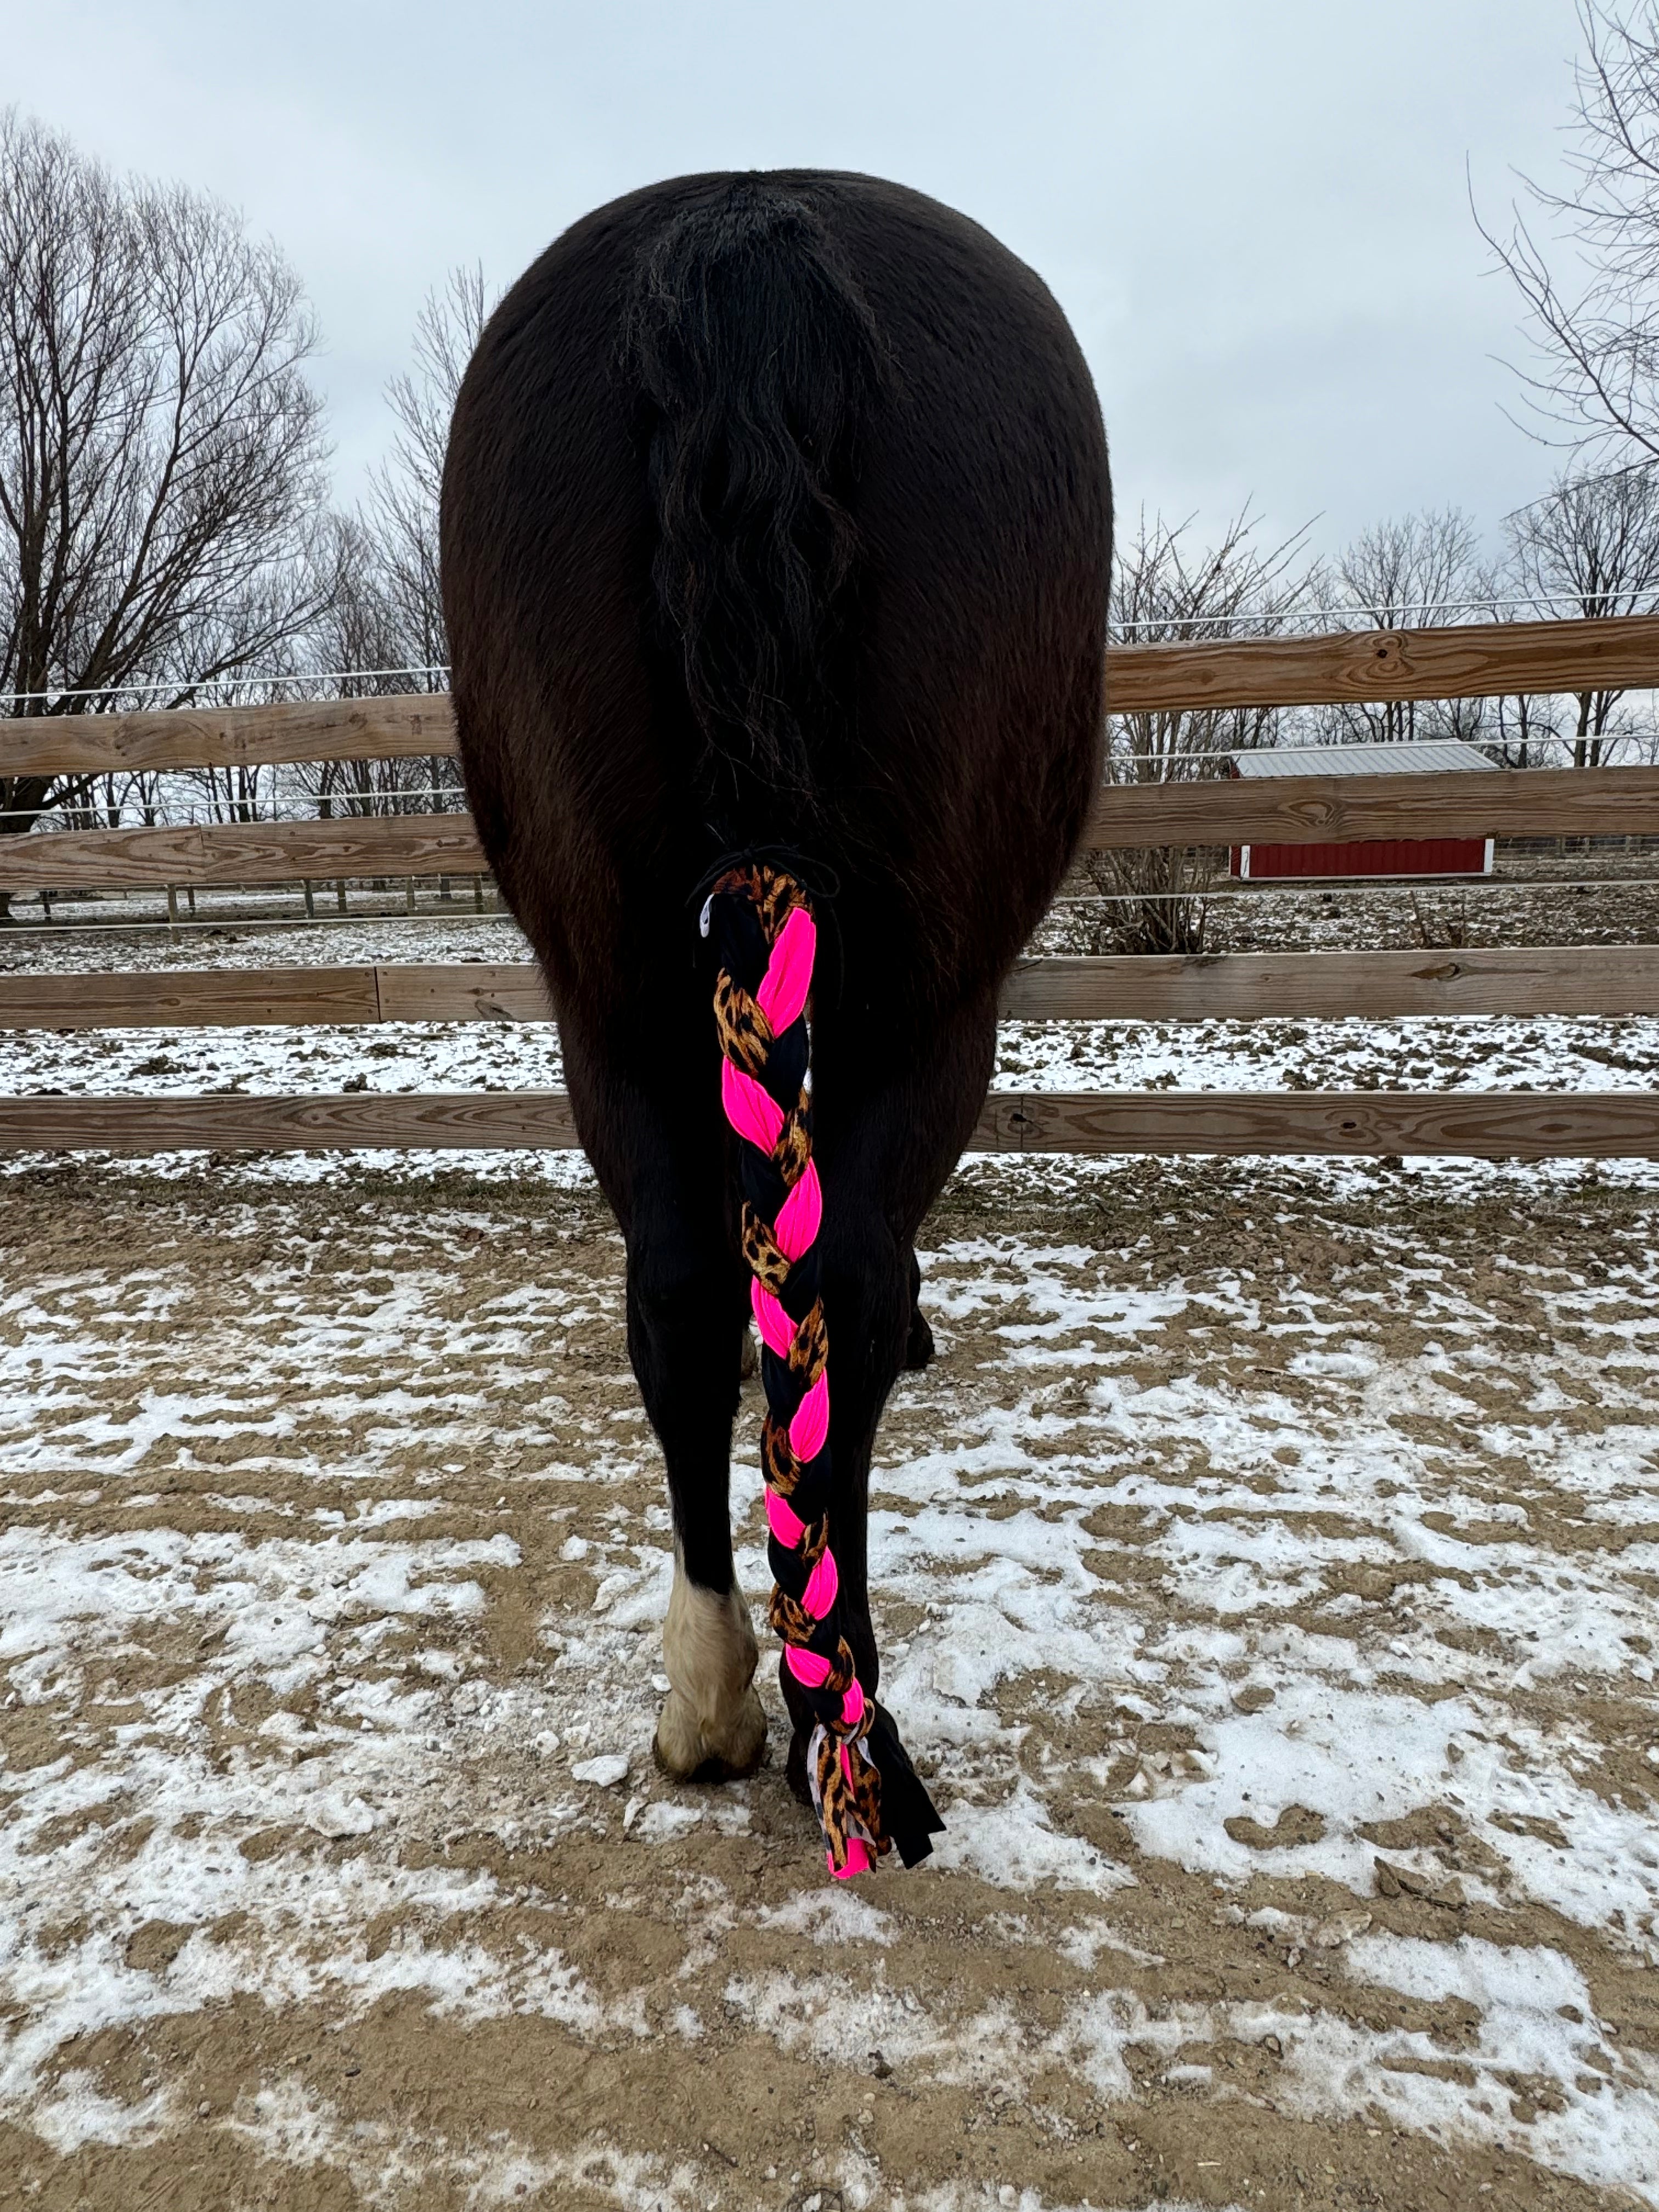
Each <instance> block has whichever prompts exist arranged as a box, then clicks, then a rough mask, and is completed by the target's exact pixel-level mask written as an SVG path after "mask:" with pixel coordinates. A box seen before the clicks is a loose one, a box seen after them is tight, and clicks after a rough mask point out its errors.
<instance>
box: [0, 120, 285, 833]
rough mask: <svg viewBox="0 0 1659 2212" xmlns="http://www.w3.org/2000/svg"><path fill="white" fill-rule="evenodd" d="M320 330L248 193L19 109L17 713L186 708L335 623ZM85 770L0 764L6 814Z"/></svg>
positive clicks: (12, 344)
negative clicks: (178, 172)
mask: <svg viewBox="0 0 1659 2212" xmlns="http://www.w3.org/2000/svg"><path fill="white" fill-rule="evenodd" d="M315 342H316V332H315V326H314V324H313V319H312V317H311V314H310V311H309V309H308V308H307V305H306V302H305V300H304V298H303V295H302V294H301V289H300V285H299V282H298V279H297V278H296V277H295V275H294V273H293V271H292V270H290V269H289V265H288V264H287V263H286V262H285V261H284V260H283V257H282V256H281V254H280V253H279V252H277V251H276V247H275V246H271V245H269V244H261V243H258V242H255V241H253V240H250V239H249V237H248V235H247V234H246V229H245V228H244V226H243V224H242V222H241V220H240V217H239V216H236V215H235V214H234V212H233V211H232V210H229V209H228V208H226V207H224V206H222V204H220V203H219V202H217V201H216V200H212V199H210V198H206V197H202V196H201V195H199V194H197V193H193V192H191V191H185V189H184V188H182V187H180V186H172V185H154V184H148V183H143V182H132V183H127V182H121V181H118V180H117V179H114V178H112V176H111V175H110V173H108V172H107V171H106V170H105V169H103V168H102V167H100V166H99V165H98V164H96V163H95V162H93V161H88V159H86V158H85V157H84V156H82V155H80V154H78V153H77V152H76V150H75V149H74V147H73V146H72V145H71V144H70V143H69V141H68V140H67V139H66V138H64V137H60V136H58V134H56V133H54V132H52V131H46V130H45V129H43V128H42V127H41V126H40V125H39V124H36V123H32V122H22V121H20V120H19V119H18V118H17V117H16V115H15V113H9V114H7V115H5V116H3V117H0V690H3V692H4V693H5V694H6V695H7V696H5V698H4V699H3V701H0V711H3V712H4V713H6V714H14V715H29V714H54V713H63V712H65V711H82V710H86V709H89V708H103V707H109V706H112V705H113V704H114V703H115V702H117V701H118V700H119V699H121V698H122V697H123V696H131V691H132V690H133V688H134V687H135V686H139V685H146V686H151V685H161V686H163V687H166V688H165V689H164V690H162V691H161V694H160V699H159V703H179V702H182V701H183V700H185V699H186V698H188V697H190V696H194V695H195V693H196V692H197V689H198V687H199V685H200V684H201V683H202V682H203V681H204V680H211V679H213V678H222V677H224V676H225V675H227V674H228V673H230V672H232V671H238V670H242V669H246V668H248V667H250V666H252V665H257V664H259V663H261V662H264V661H267V660H269V659H270V658H271V657H272V656H273V655H275V654H276V653H278V652H279V651H280V650H281V649H282V648H283V647H285V646H286V644H287V643H288V642H289V641H291V640H293V639H295V638H297V637H298V636H300V635H301V634H303V632H304V631H305V630H306V629H307V628H308V627H309V625H311V624H312V623H313V621H314V620H315V618H316V617H317V615H318V613H319V609H320V606H321V605H322V598H321V593H322V592H323V590H324V588H325V586H324V583H323V580H322V571H321V569H320V568H319V563H318V562H317V560H316V558H315V550H316V548H315V530H316V525H317V519H318V517H319V514H320V512H321V500H322V474H323V464H324V461H325V446H324V441H323V436H322V429H321V403H320V401H319V398H317V395H316V394H315V393H314V392H313V390H312V388H311V386H310V385H309V383H308V382H307V379H306V375H305V373H304V365H305V362H306V361H307V356H309V355H310V353H311V352H312V350H313V347H314V344H315ZM77 788H78V787H77V786H76V783H74V782H73V781H63V780H58V781H54V780H53V779H51V778H48V777H45V776H39V775H36V776H15V777H11V778H9V779H0V810H3V811H0V832H5V831H12V832H15V831H18V830H21V829H27V828H28V827H29V826H30V825H31V823H33V820H34V819H35V818H36V817H37V815H38V814H39V812H40V810H41V809H42V808H43V807H45V806H46V805H50V804H52V802H53V801H54V800H55V799H60V798H64V797H72V796H74V795H75V793H76V789H77Z"/></svg>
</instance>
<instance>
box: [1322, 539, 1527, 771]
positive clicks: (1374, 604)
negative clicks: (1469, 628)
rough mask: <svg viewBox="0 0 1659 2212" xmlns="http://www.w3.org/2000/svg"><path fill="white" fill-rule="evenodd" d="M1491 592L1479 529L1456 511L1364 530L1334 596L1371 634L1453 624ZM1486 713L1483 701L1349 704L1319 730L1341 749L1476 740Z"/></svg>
mask: <svg viewBox="0 0 1659 2212" xmlns="http://www.w3.org/2000/svg"><path fill="white" fill-rule="evenodd" d="M1333 594H1334V597H1335V598H1336V599H1338V600H1339V601H1340V603H1342V604H1343V605H1346V607H1348V608H1349V609H1351V610H1352V613H1353V615H1354V617H1357V618H1358V620H1361V621H1363V622H1364V623H1365V624H1366V625H1367V626H1368V627H1370V628H1371V629H1419V628H1421V627H1422V626H1423V625H1425V623H1445V622H1455V621H1456V620H1457V619H1458V618H1459V617H1460V616H1461V615H1462V614H1463V613H1464V612H1465V611H1467V609H1468V607H1469V605H1471V603H1474V604H1477V605H1479V604H1480V603H1482V602H1485V601H1487V600H1489V599H1491V597H1492V583H1491V580H1490V578H1489V576H1488V575H1487V574H1486V571H1485V569H1484V568H1482V566H1481V562H1480V542H1479V539H1478V538H1477V537H1476V535H1475V529H1474V524H1473V523H1472V522H1471V521H1470V520H1469V518H1468V515H1466V514H1464V513H1462V512H1461V510H1460V509H1458V508H1456V507H1443V508H1439V509H1435V508H1430V509H1427V510H1426V511H1425V512H1424V513H1421V514H1408V515H1405V516H1403V517H1401V519H1400V520H1396V521H1392V522H1379V523H1376V524H1374V525H1373V526H1372V527H1371V528H1370V529H1369V530H1363V531H1361V532H1360V533H1359V535H1358V537H1357V538H1355V539H1354V540H1353V541H1352V544H1350V545H1349V546H1348V548H1347V550H1346V552H1345V553H1344V554H1343V555H1342V557H1341V559H1340V561H1339V562H1337V564H1336V570H1335V574H1334V579H1333ZM1485 707H1486V702H1484V701H1483V700H1479V699H1435V700H1419V699H1388V700H1382V701H1378V702H1374V703H1371V702H1364V703H1356V704H1344V705H1341V706H1338V707H1331V708H1326V709H1325V710H1324V711H1323V713H1322V717H1321V727H1322V731H1323V732H1324V734H1325V735H1326V736H1327V737H1328V738H1329V739H1330V740H1331V741H1332V742H1333V743H1335V744H1344V743H1352V742H1355V741H1359V742H1364V743H1368V744H1393V743H1397V742H1399V741H1401V739H1409V738H1440V737H1459V738H1474V737H1475V736H1476V735H1477V734H1478V733H1479V732H1480V728H1481V726H1482V723H1483V721H1484V719H1485Z"/></svg>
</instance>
